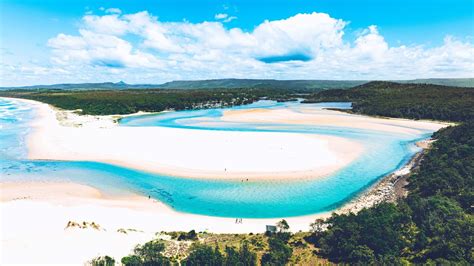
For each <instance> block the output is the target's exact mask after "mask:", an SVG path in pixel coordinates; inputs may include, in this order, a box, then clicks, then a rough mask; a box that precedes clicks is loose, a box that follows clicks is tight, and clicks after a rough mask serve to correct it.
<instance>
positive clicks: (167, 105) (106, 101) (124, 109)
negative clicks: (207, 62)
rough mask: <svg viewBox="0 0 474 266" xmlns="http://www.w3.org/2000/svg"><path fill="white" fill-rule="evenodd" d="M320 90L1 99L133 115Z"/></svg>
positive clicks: (47, 94) (49, 93)
mask: <svg viewBox="0 0 474 266" xmlns="http://www.w3.org/2000/svg"><path fill="white" fill-rule="evenodd" d="M315 91H317V89H301V90H290V89H266V88H240V89H196V90H174V89H150V90H95V91H91V90H88V91H68V90H10V91H0V97H1V96H4V97H14V98H24V99H31V100H37V101H40V102H44V103H48V104H51V105H53V106H55V107H59V108H62V109H68V110H76V109H81V110H82V114H90V115H110V114H130V113H136V112H138V111H144V112H160V111H163V110H170V109H173V110H185V109H201V108H210V107H225V106H235V105H242V104H249V103H252V102H255V101H258V100H259V99H263V98H264V99H271V100H277V101H288V100H293V99H295V98H297V97H301V96H302V95H308V94H310V93H314V92H315Z"/></svg>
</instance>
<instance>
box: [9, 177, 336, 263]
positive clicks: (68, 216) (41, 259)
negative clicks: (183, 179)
mask: <svg viewBox="0 0 474 266" xmlns="http://www.w3.org/2000/svg"><path fill="white" fill-rule="evenodd" d="M0 190H1V192H2V195H1V202H0V209H1V212H2V219H1V222H2V229H3V230H2V236H1V238H2V239H1V241H2V252H3V255H2V256H3V257H2V258H1V259H0V264H2V265H3V264H11V263H35V264H38V263H43V264H51V263H60V264H69V263H74V264H82V263H83V262H85V261H87V260H90V259H91V258H93V257H95V256H98V255H109V256H113V257H115V258H121V257H123V256H125V255H128V254H129V253H130V252H131V250H132V249H133V248H134V247H135V245H136V244H138V243H144V242H146V241H148V240H151V239H153V237H155V234H156V233H158V232H160V231H189V230H192V229H194V230H196V231H198V232H200V231H209V232H216V233H249V232H254V233H263V232H264V231H265V225H267V224H270V225H273V224H275V223H276V222H277V221H279V220H280V219H243V221H242V224H236V223H235V219H234V218H218V217H210V216H201V215H194V214H186V213H180V212H176V211H174V210H172V209H170V208H169V207H167V206H166V205H164V204H162V203H160V202H158V201H156V200H153V199H148V198H147V197H141V196H136V195H130V196H129V197H123V198H119V197H115V198H107V197H104V196H103V195H102V194H101V193H100V191H98V190H96V189H94V188H91V187H88V186H83V185H78V184H72V183H21V182H18V183H16V182H15V183H0ZM327 216H328V214H327V215H324V214H321V215H313V216H303V217H295V218H289V219H287V220H288V222H289V223H290V225H291V228H292V230H294V231H298V230H308V229H309V224H310V223H311V222H313V221H314V219H316V218H317V217H327ZM69 221H72V222H76V223H78V224H82V223H83V222H86V223H88V224H90V223H92V222H94V224H96V225H98V226H99V228H100V229H94V228H92V227H91V226H88V227H87V228H78V227H72V228H66V226H67V224H68V222H69ZM119 229H127V230H128V229H132V230H128V231H127V233H126V234H125V233H123V232H117V230H119ZM111 243H113V244H111ZM57 250H61V252H59V253H58V252H57ZM22 254H28V256H22Z"/></svg>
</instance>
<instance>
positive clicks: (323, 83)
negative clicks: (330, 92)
mask: <svg viewBox="0 0 474 266" xmlns="http://www.w3.org/2000/svg"><path fill="white" fill-rule="evenodd" d="M367 82H369V80H275V79H210V80H178V81H171V82H166V83H163V84H127V83H125V82H123V81H120V82H116V83H114V82H104V83H76V84H54V85H34V86H23V87H0V90H8V89H48V90H126V89H217V88H219V89H234V88H272V89H280V88H281V89H297V90H301V89H309V90H315V89H316V90H317V89H320V90H327V89H348V88H352V87H355V86H359V85H362V84H364V83H367ZM396 82H399V83H416V84H424V83H426V84H435V85H444V86H457V87H473V88H474V78H462V79H415V80H402V81H396Z"/></svg>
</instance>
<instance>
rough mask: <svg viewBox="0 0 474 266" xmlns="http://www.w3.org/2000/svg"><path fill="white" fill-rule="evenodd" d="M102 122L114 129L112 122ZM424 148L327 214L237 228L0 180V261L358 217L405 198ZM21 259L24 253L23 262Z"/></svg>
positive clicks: (73, 256) (153, 203)
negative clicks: (170, 235)
mask: <svg viewBox="0 0 474 266" xmlns="http://www.w3.org/2000/svg"><path fill="white" fill-rule="evenodd" d="M30 103H35V104H40V103H38V102H34V101H33V102H30ZM40 105H43V107H44V106H45V105H44V104H40ZM43 111H44V112H46V113H43V114H46V115H45V116H43V117H42V114H41V113H39V114H38V119H34V120H33V121H32V127H33V130H34V128H35V127H36V126H38V124H41V123H42V119H44V118H49V119H50V118H51V117H54V118H55V119H56V117H57V116H56V114H57V112H56V111H54V110H53V109H50V108H44V109H43ZM47 112H50V113H49V114H48V113H47ZM51 114H54V116H52V115H51ZM92 119H93V120H97V119H96V118H92ZM104 119H105V118H104ZM99 120H100V119H99ZM107 123H109V122H107ZM97 125H104V123H98V124H96V125H93V126H91V125H89V124H87V123H86V125H81V126H85V127H88V126H91V127H92V128H94V129H95V128H97ZM107 125H110V126H111V127H115V126H116V125H113V123H112V124H110V123H109V124H107ZM43 126H44V124H43ZM66 127H71V126H66ZM103 129H104V128H103ZM105 130H107V128H105ZM424 144H425V145H420V148H422V149H423V150H422V151H421V152H419V153H417V154H416V155H415V156H414V157H413V158H412V159H411V160H410V162H409V163H407V164H406V165H404V166H403V167H402V168H400V169H399V170H397V171H396V172H395V173H391V174H389V175H387V176H385V177H382V178H380V179H379V180H378V181H376V182H375V183H374V184H372V185H371V186H369V187H367V188H366V189H365V190H364V191H362V192H360V193H359V194H358V195H357V196H356V197H354V198H353V199H352V200H350V201H348V202H346V203H344V204H342V206H340V207H338V208H336V209H335V210H333V211H328V212H324V213H317V214H312V215H305V216H297V217H280V218H264V219H258V218H257V219H250V218H244V219H243V221H242V223H236V219H237V218H238V217H235V218H224V217H213V216H205V215H197V214H190V213H183V212H179V211H176V210H174V209H172V208H171V207H169V206H167V205H165V204H164V203H162V202H160V201H157V200H155V199H152V198H148V197H145V196H141V195H136V194H132V193H130V194H129V195H123V196H111V195H106V194H104V193H103V192H102V191H100V190H98V189H96V188H93V187H91V186H88V185H83V184H77V183H71V182H22V181H18V182H0V191H1V195H0V196H1V197H0V210H1V211H2V217H4V218H2V220H1V223H2V228H3V234H2V237H1V240H2V250H3V251H4V254H6V255H4V256H3V257H2V258H1V259H0V262H1V263H5V264H8V263H17V262H18V260H19V258H23V259H22V260H21V261H20V262H22V263H46V264H48V263H83V262H85V261H87V260H90V259H91V258H93V257H95V256H98V255H110V256H113V257H115V258H121V257H123V256H125V255H128V254H129V253H130V252H131V250H132V249H133V247H134V246H135V245H136V244H138V243H144V242H146V241H149V240H151V239H153V238H155V237H156V233H157V232H161V231H189V230H196V231H198V232H200V231H201V232H212V233H263V232H264V230H265V226H266V225H274V224H276V223H277V222H278V221H279V220H281V219H282V218H284V219H286V220H287V222H288V224H289V225H290V230H291V231H292V232H297V231H307V230H309V226H310V224H311V223H312V222H314V221H315V220H316V219H326V218H328V217H330V216H331V215H332V213H337V214H347V213H349V212H353V213H357V212H359V211H360V210H362V209H363V208H369V207H371V206H373V205H375V204H378V203H380V202H382V201H389V202H394V201H395V200H396V198H397V197H398V196H401V197H403V196H405V194H404V193H403V191H402V187H403V184H402V183H403V182H402V181H401V180H403V178H406V176H408V175H409V174H410V172H411V171H412V170H413V168H414V167H416V166H417V160H418V161H419V160H420V158H421V156H422V154H423V152H424V150H425V149H427V148H429V143H424ZM395 195H397V196H395ZM71 225H73V226H71ZM76 225H77V226H76ZM124 232H125V233H124ZM45 239H48V241H45ZM110 243H116V244H115V245H110ZM64 247H66V248H64ZM58 248H62V250H64V252H62V253H61V254H60V255H58V254H56V252H54V250H58ZM22 254H29V256H28V258H24V257H22ZM53 260H54V261H53Z"/></svg>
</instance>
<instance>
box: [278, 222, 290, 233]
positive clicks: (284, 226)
mask: <svg viewBox="0 0 474 266" xmlns="http://www.w3.org/2000/svg"><path fill="white" fill-rule="evenodd" d="M276 226H277V228H278V231H279V232H282V233H283V232H287V231H288V230H289V229H290V226H289V225H288V222H287V221H286V220H285V219H283V220H281V221H279V222H278V223H277V224H276Z"/></svg>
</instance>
